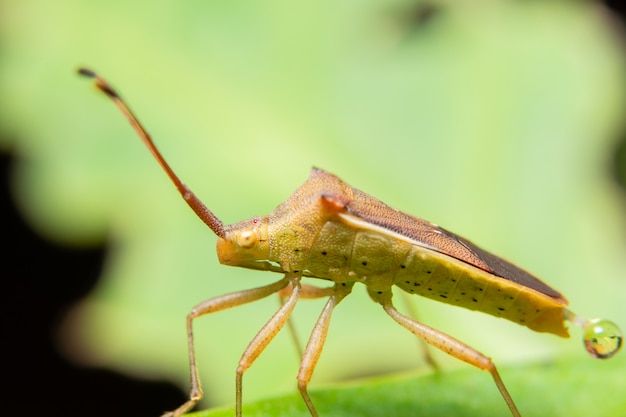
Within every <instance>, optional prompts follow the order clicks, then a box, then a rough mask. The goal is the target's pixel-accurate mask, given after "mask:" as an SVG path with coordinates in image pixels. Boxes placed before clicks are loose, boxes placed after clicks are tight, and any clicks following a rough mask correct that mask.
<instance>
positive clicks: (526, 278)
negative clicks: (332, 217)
mask: <svg viewBox="0 0 626 417" xmlns="http://www.w3.org/2000/svg"><path fill="white" fill-rule="evenodd" d="M353 192H354V198H353V199H352V200H351V201H350V202H349V203H348V204H347V205H346V210H347V211H348V212H349V213H351V214H352V215H354V216H357V217H359V218H361V219H363V220H365V221H367V222H369V223H372V224H375V225H377V226H380V227H383V228H385V229H387V230H390V231H393V232H395V233H398V234H400V235H402V236H405V237H407V238H410V239H411V240H414V241H415V242H416V244H418V245H422V246H425V247H427V248H429V249H432V250H435V251H437V252H440V253H443V254H445V255H448V256H451V257H453V258H455V259H458V260H460V261H463V262H465V263H467V264H470V265H473V266H475V267H476V268H480V269H482V270H484V271H487V272H489V273H492V274H494V275H496V276H498V277H501V278H504V279H507V280H509V281H512V282H515V283H517V284H520V285H522V286H524V287H527V288H531V289H533V290H536V291H539V292H541V293H543V294H545V295H547V296H549V297H552V298H555V299H563V300H564V297H563V296H562V295H561V294H560V293H559V292H558V291H556V290H555V289H553V288H551V287H550V286H548V285H547V284H546V283H544V282H543V281H541V280H539V279H538V278H536V277H535V276H533V275H532V274H530V273H528V272H526V271H524V270H523V269H521V268H519V267H517V266H515V265H513V264H512V263H510V262H508V261H506V260H504V259H502V258H500V257H498V256H496V255H493V254H491V253H489V252H487V251H485V250H483V249H481V248H479V247H478V246H476V245H475V244H473V243H472V242H470V241H469V240H466V239H464V238H462V237H460V236H457V235H455V234H454V233H451V232H449V231H447V230H445V229H443V228H441V227H439V226H437V225H435V224H433V223H430V222H427V221H425V220H422V219H419V218H417V217H413V216H411V215H408V214H406V213H403V212H401V211H399V210H396V209H394V208H392V207H389V206H388V205H386V204H384V203H383V202H381V201H380V200H378V199H376V198H374V197H372V196H370V195H368V194H365V193H363V192H362V191H359V190H356V189H353Z"/></svg>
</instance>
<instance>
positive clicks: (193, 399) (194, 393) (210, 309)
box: [162, 276, 299, 417]
mask: <svg viewBox="0 0 626 417" xmlns="http://www.w3.org/2000/svg"><path fill="white" fill-rule="evenodd" d="M298 280H299V278H293V277H289V276H285V277H284V278H283V279H281V280H280V281H277V282H275V283H273V284H270V285H266V286H263V287H258V288H253V289H250V290H243V291H236V292H232V293H229V294H225V295H221V296H219V297H214V298H210V299H208V300H206V301H203V302H202V303H200V304H198V305H197V306H195V307H194V308H192V309H191V312H190V313H189V315H187V343H188V347H189V367H190V372H191V390H190V391H189V399H188V400H187V401H186V402H185V403H184V404H182V405H181V406H180V407H178V408H177V409H176V410H174V411H170V412H166V413H165V414H163V416H162V417H179V416H181V415H182V414H185V413H186V412H187V411H189V410H190V409H191V408H193V407H194V406H195V405H196V404H197V403H198V401H200V399H201V398H202V387H201V385H200V377H199V376H198V366H197V363H196V354H195V348H194V341H193V326H192V325H193V320H194V319H196V318H198V317H200V316H203V315H205V314H209V313H214V312H216V311H220V310H225V309H228V308H231V307H236V306H239V305H242V304H246V303H250V302H252V301H256V300H259V299H261V298H264V297H267V296H268V295H271V294H274V293H276V292H278V291H280V290H281V289H283V288H285V287H286V286H287V285H289V283H290V282H292V281H295V282H297V281H298ZM296 287H297V284H296V285H295V286H294V288H296ZM293 294H295V296H294V295H293ZM293 294H292V297H291V298H295V299H297V296H298V291H294V293H293ZM281 310H282V309H281ZM240 391H241V387H239V391H238V401H239V402H240V401H241V392H240ZM240 415H241V412H240V413H239V414H238V416H240Z"/></svg>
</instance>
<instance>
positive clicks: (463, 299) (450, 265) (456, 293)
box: [394, 246, 568, 337]
mask: <svg viewBox="0 0 626 417" xmlns="http://www.w3.org/2000/svg"><path fill="white" fill-rule="evenodd" d="M394 284H395V285H397V286H399V287H400V288H402V289H403V290H405V291H407V292H409V293H412V294H417V295H421V296H423V297H428V298H431V299H433V300H437V301H441V302H444V303H448V304H453V305H457V306H460V307H465V308H467V309H470V310H477V311H481V312H483V313H487V314H491V315H493V316H496V317H501V318H504V319H507V320H510V321H513V322H515V323H519V324H521V325H524V326H528V327H529V328H531V329H533V330H535V331H539V332H549V333H554V334H557V335H560V336H565V337H567V335H568V334H567V330H566V329H565V327H564V325H563V320H564V318H563V306H564V303H563V301H561V300H559V299H554V298H551V297H549V296H547V295H545V294H542V293H540V292H538V291H534V290H532V289H529V288H526V287H523V286H521V285H519V284H516V283H514V282H512V281H509V280H506V279H503V278H500V277H497V276H495V275H493V274H490V273H488V272H486V271H483V270H481V269H479V268H476V267H474V266H471V265H467V264H465V263H464V262H462V261H459V260H457V259H455V258H452V257H449V256H447V255H443V254H440V253H438V252H435V251H432V250H429V249H425V248H422V247H419V246H413V249H412V250H411V252H410V254H409V255H408V256H407V260H406V262H405V264H403V265H401V266H400V269H399V270H398V272H397V273H396V275H395V278H394Z"/></svg>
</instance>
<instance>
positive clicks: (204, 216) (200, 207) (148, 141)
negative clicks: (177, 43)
mask: <svg viewBox="0 0 626 417" xmlns="http://www.w3.org/2000/svg"><path fill="white" fill-rule="evenodd" d="M78 73H79V74H80V75H84V76H85V77H89V78H92V79H94V84H95V86H96V87H97V88H98V89H99V90H100V91H102V92H103V93H104V94H106V95H107V96H108V97H109V98H110V99H111V100H112V101H113V103H115V105H116V106H117V108H118V109H120V111H121V112H122V114H123V115H124V117H126V119H128V121H129V122H130V125H131V126H132V127H133V129H135V132H137V134H138V135H139V137H140V138H141V140H142V141H143V143H144V144H145V145H146V146H147V147H148V149H149V150H150V152H151V153H152V155H153V156H154V157H155V158H156V160H157V162H158V163H159V164H160V165H161V167H162V168H163V170H165V173H166V174H167V176H168V177H170V179H171V180H172V182H173V183H174V185H175V186H176V188H178V192H179V193H180V195H181V196H182V197H183V199H185V202H186V203H187V204H188V205H189V207H191V209H192V210H193V211H194V213H196V215H197V216H198V217H200V219H201V220H202V221H203V222H204V223H205V224H206V225H207V226H209V227H210V228H211V230H213V232H214V233H215V234H216V235H217V236H219V237H222V238H223V237H224V223H222V221H221V220H220V219H219V218H218V217H217V216H216V215H215V214H213V212H212V211H211V210H209V208H208V207H207V206H205V205H204V203H203V202H202V201H200V199H199V198H198V197H196V195H195V194H194V193H193V192H192V191H191V190H190V189H189V188H188V187H187V186H186V185H185V184H183V182H182V181H181V180H180V178H178V176H177V175H176V173H174V170H172V168H171V167H170V166H169V164H168V163H167V162H166V161H165V158H163V155H161V152H159V150H158V149H157V147H156V145H155V144H154V142H153V141H152V138H151V137H150V134H148V132H147V131H146V129H145V128H144V127H143V125H142V124H141V122H140V121H139V120H138V119H137V117H136V116H135V114H134V113H133V111H132V110H131V109H130V107H128V104H126V102H125V101H124V99H122V98H121V97H120V95H119V94H117V92H116V91H115V90H114V89H113V87H111V85H110V84H109V83H108V82H107V81H106V80H105V79H104V78H102V77H101V76H99V75H98V74H97V73H95V72H94V71H92V70H90V69H86V68H80V69H79V70H78Z"/></svg>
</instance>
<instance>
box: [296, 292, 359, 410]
mask: <svg viewBox="0 0 626 417" xmlns="http://www.w3.org/2000/svg"><path fill="white" fill-rule="evenodd" d="M353 285H354V283H353V282H350V283H337V284H335V286H334V287H332V288H329V290H332V295H331V296H330V297H329V299H328V301H327V302H326V305H325V306H324V309H323V310H322V313H321V314H320V316H319V318H318V319H317V321H316V322H315V326H314V327H313V331H312V332H311V336H310V337H309V341H308V342H307V345H306V348H305V349H304V353H303V354H302V361H301V362H300V371H299V372H298V390H299V391H300V394H301V395H302V398H303V399H304V402H305V404H306V406H307V408H308V409H309V412H310V413H311V416H312V417H318V414H317V411H316V410H315V407H314V406H313V401H311V397H310V396H309V393H308V392H307V386H308V385H309V381H310V380H311V376H312V375H313V371H314V370H315V365H316V364H317V361H318V360H319V358H320V355H321V354H322V348H323V347H324V342H325V341H326V335H327V334H328V326H329V325H330V317H331V315H332V312H333V309H334V308H335V306H337V304H339V302H340V301H341V300H343V298H344V297H345V296H346V295H348V294H350V292H351V291H352V286H353ZM314 288H315V287H314Z"/></svg>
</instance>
